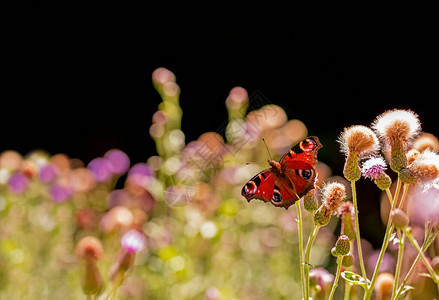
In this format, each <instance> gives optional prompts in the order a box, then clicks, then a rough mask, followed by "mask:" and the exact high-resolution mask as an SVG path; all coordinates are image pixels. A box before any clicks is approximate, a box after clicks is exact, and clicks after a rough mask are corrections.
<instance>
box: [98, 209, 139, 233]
mask: <svg viewBox="0 0 439 300" xmlns="http://www.w3.org/2000/svg"><path fill="white" fill-rule="evenodd" d="M132 223H133V214H132V213H131V211H130V210H129V209H128V208H126V207H124V206H115V207H113V208H112V209H110V210H109V211H108V212H107V213H105V214H104V215H103V216H102V218H101V221H100V226H101V228H102V230H103V231H104V232H106V233H108V232H114V231H116V230H119V229H121V228H127V227H129V226H131V224H132Z"/></svg>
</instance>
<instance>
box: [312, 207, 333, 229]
mask: <svg viewBox="0 0 439 300" xmlns="http://www.w3.org/2000/svg"><path fill="white" fill-rule="evenodd" d="M331 214H332V212H331V211H330V210H329V209H328V208H327V207H326V206H325V205H321V206H320V207H319V208H318V209H317V210H316V211H315V213H314V223H315V224H317V225H320V226H326V225H328V223H329V221H331Z"/></svg>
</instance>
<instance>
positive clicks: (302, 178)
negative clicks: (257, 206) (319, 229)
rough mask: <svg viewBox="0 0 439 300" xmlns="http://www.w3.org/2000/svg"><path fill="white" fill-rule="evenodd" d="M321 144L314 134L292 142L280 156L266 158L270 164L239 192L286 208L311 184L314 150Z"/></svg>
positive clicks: (311, 185) (315, 162)
mask: <svg viewBox="0 0 439 300" xmlns="http://www.w3.org/2000/svg"><path fill="white" fill-rule="evenodd" d="M321 147H322V144H321V143H320V141H319V139H318V138H317V137H308V138H306V139H304V140H303V141H301V142H300V143H298V144H297V145H295V146H293V147H292V148H291V149H290V150H288V151H287V152H286V153H285V154H284V155H283V156H282V157H281V159H280V160H279V162H277V161H274V160H269V161H268V164H269V165H270V168H268V169H265V170H263V171H261V172H259V173H258V174H256V175H255V176H254V177H253V178H252V179H250V180H249V181H248V182H247V183H246V184H245V185H244V187H243V188H242V190H241V194H242V195H243V196H244V197H245V198H246V199H247V201H250V200H252V199H259V200H263V201H264V202H270V203H272V204H273V205H274V206H279V207H284V208H285V209H287V208H288V207H290V206H291V205H292V204H294V203H295V202H296V201H297V200H299V199H300V198H301V197H302V196H304V195H305V194H306V193H307V192H308V191H310V190H311V189H313V188H314V184H315V180H316V176H317V173H316V171H315V169H314V168H315V165H316V164H317V151H318V149H320V148H321Z"/></svg>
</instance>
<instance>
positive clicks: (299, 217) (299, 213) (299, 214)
mask: <svg viewBox="0 0 439 300" xmlns="http://www.w3.org/2000/svg"><path fill="white" fill-rule="evenodd" d="M296 210H297V231H298V232H299V259H300V281H301V288H302V296H303V299H309V295H307V292H308V291H307V290H306V284H305V264H304V263H303V262H304V261H303V228H302V211H301V209H300V201H296Z"/></svg>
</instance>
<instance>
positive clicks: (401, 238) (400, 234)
mask: <svg viewBox="0 0 439 300" xmlns="http://www.w3.org/2000/svg"><path fill="white" fill-rule="evenodd" d="M398 237H399V248H398V258H397V260H396V268H395V281H394V283H393V290H392V297H393V295H395V294H396V290H397V287H398V282H399V276H400V275H401V274H400V273H401V267H402V257H403V255H404V246H405V238H406V235H405V233H404V232H401V230H399V229H398Z"/></svg>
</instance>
